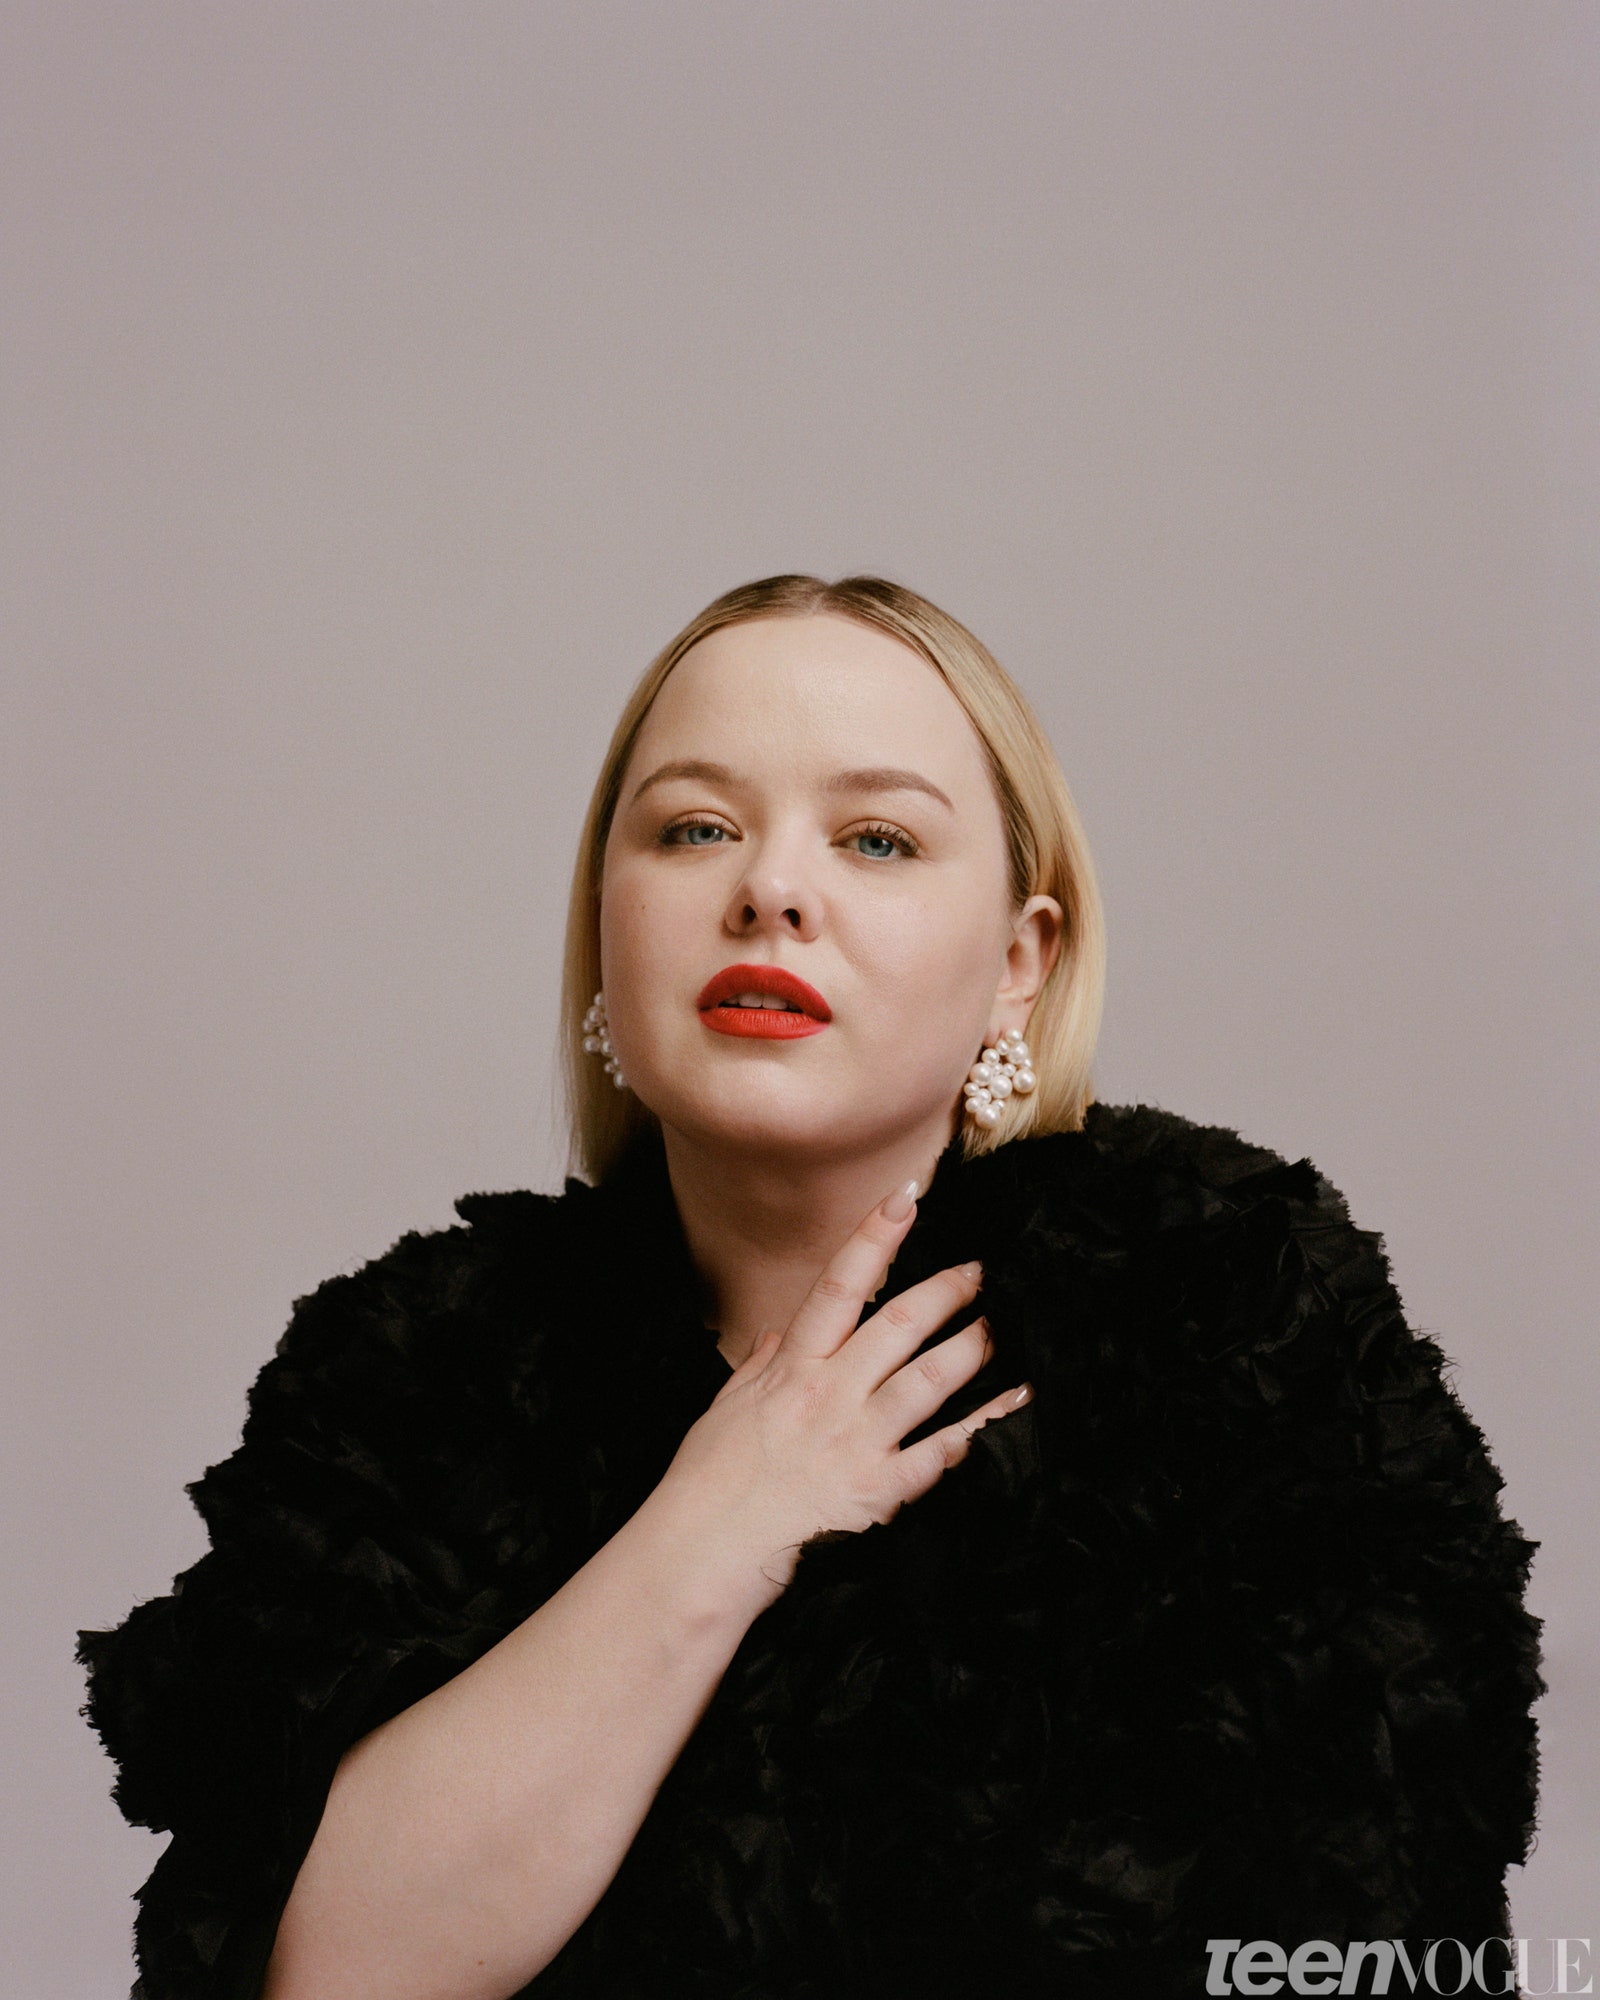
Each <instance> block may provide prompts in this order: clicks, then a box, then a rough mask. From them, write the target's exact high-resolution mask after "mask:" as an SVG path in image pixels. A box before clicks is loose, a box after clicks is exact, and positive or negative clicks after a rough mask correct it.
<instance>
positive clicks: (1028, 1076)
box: [1011, 1069, 1039, 1097]
mask: <svg viewBox="0 0 1600 2000" xmlns="http://www.w3.org/2000/svg"><path fill="white" fill-rule="evenodd" d="M1038 1081H1039V1079H1038V1078H1037V1077H1036V1076H1035V1075H1034V1073H1033V1071H1032V1070H1031V1069H1019V1070H1018V1071H1017V1073H1016V1075H1015V1077H1013V1078H1012V1081H1011V1088H1012V1089H1013V1090H1014V1091H1015V1092H1016V1093H1017V1095H1018V1096H1019V1097H1026V1096H1027V1094H1028V1092H1029V1091H1030V1090H1032V1089H1033V1087H1034V1085H1035V1084H1037V1083H1038Z"/></svg>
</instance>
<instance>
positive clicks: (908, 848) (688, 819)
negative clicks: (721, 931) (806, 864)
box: [657, 813, 922, 861]
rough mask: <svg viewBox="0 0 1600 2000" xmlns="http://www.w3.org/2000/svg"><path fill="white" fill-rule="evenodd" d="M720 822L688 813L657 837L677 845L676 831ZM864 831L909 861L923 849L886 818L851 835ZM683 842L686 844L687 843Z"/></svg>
mask: <svg viewBox="0 0 1600 2000" xmlns="http://www.w3.org/2000/svg"><path fill="white" fill-rule="evenodd" d="M720 824H721V823H720V821H717V820H714V819H708V818H706V816H705V815H704V814H703V813H690V814H686V815H685V817H684V818H682V819H675V820H673V821H672V822H671V824H670V825H668V826H664V827H663V828H662V829H661V832H660V834H659V835H658V836H657V838H658V839H659V840H660V843H661V845H662V846H663V847H672V846H677V845H679V844H680V843H678V842H675V841H673V840H672V839H671V838H670V836H671V835H672V834H675V833H681V832H682V831H683V830H684V828H685V827H690V826H719V825H720ZM864 833H875V834H877V835H878V836H879V837H880V838H881V839H884V840H892V841H893V842H894V844H895V846H896V847H898V848H899V850H900V852H901V853H902V854H903V855H904V856H905V857H906V859H907V860H908V861H909V860H911V859H912V857H913V856H915V855H917V854H919V853H920V852H921V851H922V850H921V849H920V848H919V847H918V845H917V843H916V842H915V841H914V840H913V839H912V837H911V835H910V834H909V833H907V832H905V831H904V829H903V828H901V827H898V826H891V825H890V824H889V823H888V822H887V821H886V820H873V821H871V822H869V823H868V824H867V825H866V826H858V827H856V828H855V830H854V832H853V834H852V836H851V837H852V838H853V839H859V838H860V837H861V835H862V834H864ZM682 844H684V845H686V844H687V843H682ZM703 844H704V845H708V846H714V847H720V846H721V845H722V843H721V842H720V841H710V842H706V843H703ZM861 858H862V860H863V861H886V860H887V859H888V856H887V855H883V854H864V855H862V857H861Z"/></svg>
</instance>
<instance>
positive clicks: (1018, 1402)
mask: <svg viewBox="0 0 1600 2000" xmlns="http://www.w3.org/2000/svg"><path fill="white" fill-rule="evenodd" d="M1032 1394H1033V1384H1032V1383H1031V1382H1024V1383H1023V1385H1022V1387H1021V1388H1020V1389H1019V1390H1018V1391H1017V1393H1016V1394H1015V1395H1014V1396H1013V1397H1012V1398H1011V1407H1012V1409H1014V1410H1020V1409H1021V1408H1022V1406H1023V1404H1024V1403H1025V1402H1027V1400H1028V1398H1029V1397H1030V1396H1031V1395H1032Z"/></svg>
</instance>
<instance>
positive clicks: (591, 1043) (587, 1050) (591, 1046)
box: [583, 1035, 600, 1056]
mask: <svg viewBox="0 0 1600 2000" xmlns="http://www.w3.org/2000/svg"><path fill="white" fill-rule="evenodd" d="M583 1052H584V1054H585V1055H586V1056H597V1055H599V1053H600V1037H599V1036H598V1035H585V1036H584V1038H583Z"/></svg>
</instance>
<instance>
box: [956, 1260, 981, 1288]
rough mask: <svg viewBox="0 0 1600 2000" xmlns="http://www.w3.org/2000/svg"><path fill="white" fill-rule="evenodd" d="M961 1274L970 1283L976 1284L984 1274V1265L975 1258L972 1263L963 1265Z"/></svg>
mask: <svg viewBox="0 0 1600 2000" xmlns="http://www.w3.org/2000/svg"><path fill="white" fill-rule="evenodd" d="M961 1275H962V1277H963V1278H965V1279H966V1280H967V1281H968V1283H969V1284H974V1285H975V1284H977V1282H978V1280H979V1279H980V1278H981V1277H982V1276H983V1266H982V1265H981V1264H980V1263H979V1262H978V1261H977V1259H976V1258H974V1259H973V1261H972V1262H971V1263H970V1264H963V1265H962V1266H961Z"/></svg>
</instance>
